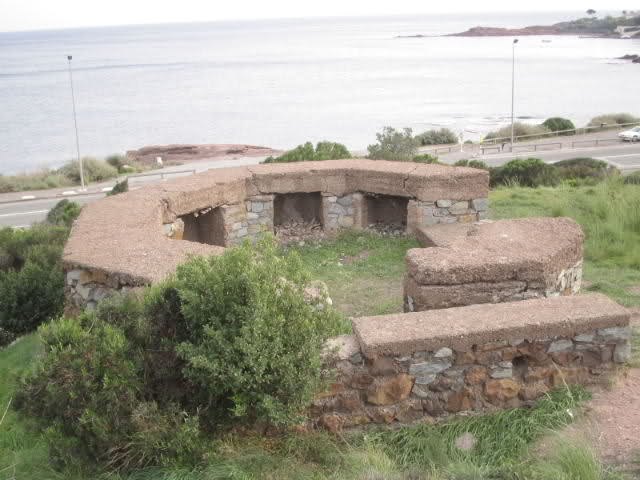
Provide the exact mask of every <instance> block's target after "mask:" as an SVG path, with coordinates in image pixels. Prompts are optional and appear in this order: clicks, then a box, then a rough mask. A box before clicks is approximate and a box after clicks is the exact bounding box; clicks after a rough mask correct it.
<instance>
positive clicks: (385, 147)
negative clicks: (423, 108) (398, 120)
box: [367, 127, 420, 162]
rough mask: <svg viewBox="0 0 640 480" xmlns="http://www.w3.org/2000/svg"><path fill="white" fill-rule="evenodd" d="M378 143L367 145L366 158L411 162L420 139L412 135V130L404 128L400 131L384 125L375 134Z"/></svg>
mask: <svg viewBox="0 0 640 480" xmlns="http://www.w3.org/2000/svg"><path fill="white" fill-rule="evenodd" d="M376 138H377V140H378V143H375V144H372V145H369V146H368V147H367V149H368V151H369V155H368V158H370V159H372V160H392V161H400V162H411V161H413V159H414V157H415V156H416V154H417V153H418V147H419V146H420V141H419V140H418V139H417V138H416V137H414V136H413V130H412V129H410V128H405V129H403V130H402V131H399V130H396V129H395V128H392V127H384V129H383V130H382V132H379V133H377V134H376Z"/></svg>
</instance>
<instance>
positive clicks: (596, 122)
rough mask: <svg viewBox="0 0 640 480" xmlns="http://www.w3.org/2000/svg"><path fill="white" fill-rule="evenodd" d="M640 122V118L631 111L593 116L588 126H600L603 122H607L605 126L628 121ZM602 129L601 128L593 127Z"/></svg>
mask: <svg viewBox="0 0 640 480" xmlns="http://www.w3.org/2000/svg"><path fill="white" fill-rule="evenodd" d="M638 122H640V118H638V117H635V116H633V115H631V114H630V113H605V114H604V115H598V116H597V117H593V118H592V119H591V120H590V121H589V123H588V124H587V126H589V127H600V126H601V125H602V124H606V125H605V128H608V127H615V126H616V125H624V124H627V123H638ZM594 130H600V129H592V130H591V131H594Z"/></svg>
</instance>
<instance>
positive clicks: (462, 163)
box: [453, 160, 489, 170]
mask: <svg viewBox="0 0 640 480" xmlns="http://www.w3.org/2000/svg"><path fill="white" fill-rule="evenodd" d="M453 166H454V167H469V168H479V169H481V170H489V165H487V164H486V163H484V162H483V161H482V160H458V161H457V162H456V163H454V164H453Z"/></svg>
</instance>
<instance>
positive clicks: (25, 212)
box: [0, 157, 265, 228]
mask: <svg viewBox="0 0 640 480" xmlns="http://www.w3.org/2000/svg"><path fill="white" fill-rule="evenodd" d="M264 159H265V157H241V158H235V159H224V160H220V159H218V160H215V159H212V160H200V161H198V162H193V163H189V164H186V165H179V166H175V167H166V168H163V169H162V170H158V171H157V172H155V171H154V172H153V174H151V175H148V176H140V177H135V176H134V177H131V178H130V180H129V188H130V189H131V190H136V189H138V188H141V187H143V186H144V185H148V184H151V183H156V182H158V181H162V179H161V177H160V175H161V174H162V175H164V176H165V180H168V179H170V178H176V177H179V176H184V175H191V174H192V173H193V170H195V171H196V172H203V171H205V170H210V169H213V168H226V167H238V166H242V165H257V164H258V163H260V162H261V161H262V160H264ZM185 171H188V172H186V173H180V172H185ZM113 184H114V182H108V183H101V184H98V185H91V187H90V193H86V194H84V193H82V192H79V191H76V190H69V189H68V190H67V191H66V192H65V193H67V195H63V194H62V190H61V189H58V190H56V191H53V192H49V193H48V194H47V193H45V194H41V193H38V192H23V193H20V194H3V195H0V228H2V227H20V228H25V227H29V226H30V225H32V224H34V223H36V222H41V221H43V220H44V219H45V218H46V217H47V213H48V212H49V210H51V209H52V208H53V207H54V205H55V204H56V203H58V202H59V201H60V200H61V199H63V198H68V199H69V200H73V201H74V202H76V203H79V204H81V205H84V204H87V203H89V202H93V201H94V200H98V199H100V198H103V197H104V196H105V192H103V191H102V190H103V189H104V188H109V187H112V186H113ZM71 192H74V193H71ZM31 194H34V195H37V196H40V195H44V196H46V198H36V199H27V200H23V199H22V197H24V196H32V195H31Z"/></svg>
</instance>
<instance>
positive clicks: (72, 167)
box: [57, 157, 118, 184]
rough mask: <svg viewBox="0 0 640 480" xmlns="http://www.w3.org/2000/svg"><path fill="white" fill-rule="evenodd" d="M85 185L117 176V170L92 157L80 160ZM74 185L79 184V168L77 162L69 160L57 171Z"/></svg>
mask: <svg viewBox="0 0 640 480" xmlns="http://www.w3.org/2000/svg"><path fill="white" fill-rule="evenodd" d="M82 168H83V171H84V181H85V183H91V182H102V181H104V180H109V179H110V178H114V177H117V176H118V170H117V169H116V168H114V167H112V166H111V165H109V164H108V163H106V162H103V161H101V160H98V159H96V158H93V157H84V158H83V159H82ZM57 172H58V173H60V174H61V175H64V176H65V177H67V178H68V179H69V180H71V181H72V182H73V183H75V184H79V183H80V166H79V163H78V161H77V160H71V161H69V162H67V163H66V164H65V165H63V166H62V167H60V168H59V169H58V171H57Z"/></svg>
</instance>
